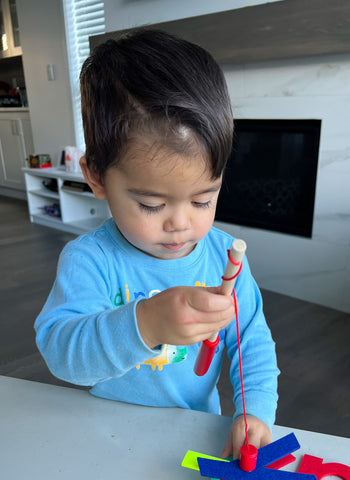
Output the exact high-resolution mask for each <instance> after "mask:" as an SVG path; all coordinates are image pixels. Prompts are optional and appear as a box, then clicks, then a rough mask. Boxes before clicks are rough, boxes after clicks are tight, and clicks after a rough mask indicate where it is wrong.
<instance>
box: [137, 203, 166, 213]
mask: <svg viewBox="0 0 350 480" xmlns="http://www.w3.org/2000/svg"><path fill="white" fill-rule="evenodd" d="M139 208H140V209H141V210H143V211H144V212H147V213H157V212H160V210H161V209H162V208H163V205H155V206H150V205H145V204H144V203H139Z"/></svg>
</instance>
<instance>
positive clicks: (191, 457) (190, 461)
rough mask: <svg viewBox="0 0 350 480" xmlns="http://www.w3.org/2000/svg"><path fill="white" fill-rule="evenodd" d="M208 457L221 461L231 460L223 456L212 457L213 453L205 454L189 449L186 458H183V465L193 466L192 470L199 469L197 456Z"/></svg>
mask: <svg viewBox="0 0 350 480" xmlns="http://www.w3.org/2000/svg"><path fill="white" fill-rule="evenodd" d="M198 457H200V458H207V459H209V460H218V461H221V462H229V460H225V459H223V458H218V457H212V456H211V455H205V454H204V453H198V452H193V451H192V450H188V451H187V453H186V455H185V456H184V459H183V460H182V463H181V465H182V466H183V467H186V468H191V469H192V470H198V471H199V466H198V461H197V458H198Z"/></svg>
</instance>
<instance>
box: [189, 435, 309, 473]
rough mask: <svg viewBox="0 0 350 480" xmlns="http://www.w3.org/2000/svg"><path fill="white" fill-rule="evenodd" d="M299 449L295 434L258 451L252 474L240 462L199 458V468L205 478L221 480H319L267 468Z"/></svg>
mask: <svg viewBox="0 0 350 480" xmlns="http://www.w3.org/2000/svg"><path fill="white" fill-rule="evenodd" d="M299 448H300V444H299V442H298V440H297V439H296V436H295V435H294V433H290V434H289V435H286V436H285V437H282V438H280V439H279V440H276V441H275V442H273V443H270V444H269V445H266V446H265V447H262V448H260V449H259V450H258V458H257V462H256V467H255V470H253V471H252V472H245V471H244V470H242V469H241V468H240V466H239V460H234V461H233V462H220V461H217V460H209V459H207V458H198V466H199V469H200V472H201V475H202V476H203V477H212V478H220V479H222V480H248V477H247V475H249V480H264V479H266V480H268V479H270V480H278V479H280V480H288V479H289V477H290V476H291V475H293V480H298V479H299V480H317V479H316V477H315V476H314V475H308V476H305V474H303V473H294V472H285V471H282V470H273V469H270V468H265V467H266V466H267V465H270V464H271V463H273V462H275V461H277V460H279V459H281V458H283V457H285V456H286V455H288V454H289V453H292V452H295V450H298V449H299ZM282 477H283V478H282Z"/></svg>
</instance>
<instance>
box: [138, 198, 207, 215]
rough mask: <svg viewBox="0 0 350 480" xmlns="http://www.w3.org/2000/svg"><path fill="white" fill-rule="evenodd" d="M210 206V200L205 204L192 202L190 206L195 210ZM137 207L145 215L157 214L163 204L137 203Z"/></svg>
mask: <svg viewBox="0 0 350 480" xmlns="http://www.w3.org/2000/svg"><path fill="white" fill-rule="evenodd" d="M211 204H212V201H211V200H208V201H207V202H192V205H193V206H194V207H195V208H209V207H210V206H211ZM138 205H139V208H140V209H141V210H143V211H144V212H147V213H158V212H160V211H161V210H162V209H163V208H164V207H165V204H161V205H145V204H144V203H141V202H138Z"/></svg>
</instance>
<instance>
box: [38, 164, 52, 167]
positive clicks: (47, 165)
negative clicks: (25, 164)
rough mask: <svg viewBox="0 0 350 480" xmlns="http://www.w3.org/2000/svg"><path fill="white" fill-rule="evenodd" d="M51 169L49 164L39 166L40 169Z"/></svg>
mask: <svg viewBox="0 0 350 480" xmlns="http://www.w3.org/2000/svg"><path fill="white" fill-rule="evenodd" d="M50 167H52V165H51V163H43V164H42V165H40V168H50Z"/></svg>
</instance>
